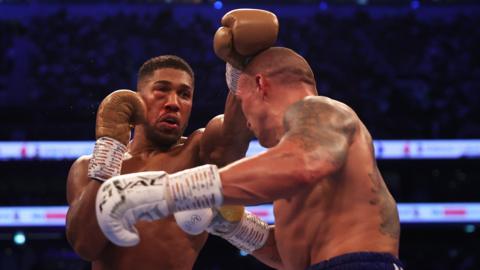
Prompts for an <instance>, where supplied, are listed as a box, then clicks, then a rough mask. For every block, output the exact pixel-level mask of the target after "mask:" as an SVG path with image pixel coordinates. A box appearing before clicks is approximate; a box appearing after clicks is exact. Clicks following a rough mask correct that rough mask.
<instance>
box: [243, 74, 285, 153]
mask: <svg viewBox="0 0 480 270" xmlns="http://www.w3.org/2000/svg"><path fill="white" fill-rule="evenodd" d="M237 96H238V97H239V99H240V100H241V102H242V111H243V113H244V115H245V118H246V119H247V122H248V127H249V128H250V130H251V131H252V132H253V133H254V134H255V137H257V139H258V141H259V142H260V144H261V145H262V146H264V147H273V146H275V145H276V144H277V143H278V136H277V131H278V121H277V120H278V119H277V117H276V115H277V114H276V113H275V112H276V109H275V107H274V106H273V105H272V104H271V103H269V102H268V99H266V98H265V92H264V91H262V90H261V89H260V86H259V85H258V82H256V79H255V77H253V76H249V75H242V76H241V77H240V79H239V80H238V90H237Z"/></svg>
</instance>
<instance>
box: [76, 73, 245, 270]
mask: <svg viewBox="0 0 480 270" xmlns="http://www.w3.org/2000/svg"><path fill="white" fill-rule="evenodd" d="M139 89H141V90H139V93H140V94H141V96H142V98H143V99H144V101H145V103H146V105H147V122H148V124H146V125H142V126H136V128H135V136H134V139H133V140H132V141H131V143H130V144H129V147H128V149H129V150H128V153H127V154H126V158H125V159H124V161H123V163H122V171H121V173H122V174H127V173H133V172H142V171H159V170H161V171H166V172H168V173H174V172H177V171H180V170H184V169H188V168H192V167H195V166H198V165H202V164H205V163H213V164H217V165H219V166H223V165H225V164H227V163H229V162H231V161H234V160H236V159H238V158H240V157H242V156H244V154H245V151H246V149H247V147H248V142H249V139H250V137H251V134H250V132H249V131H248V130H247V128H246V124H245V118H244V116H243V114H242V113H241V108H240V105H239V103H238V101H237V99H236V98H235V97H234V96H233V95H229V96H228V98H227V102H226V109H225V114H224V115H221V116H217V117H215V118H213V119H212V120H211V121H210V122H209V123H208V125H207V127H206V128H205V129H200V130H197V131H195V132H194V133H192V134H191V135H190V136H189V137H188V138H187V137H180V135H181V133H182V132H183V130H184V128H185V126H186V124H187V122H188V117H189V115H190V110H191V105H192V104H191V103H192V94H193V82H192V79H191V78H190V76H189V75H188V73H187V72H185V71H182V70H178V69H173V68H161V69H158V70H156V71H154V73H153V75H151V76H150V77H148V78H147V79H145V82H143V83H142V84H140V86H139ZM167 114H168V115H170V116H172V115H173V116H175V117H177V119H178V125H177V126H175V125H172V124H171V123H165V122H164V121H162V119H163V118H164V116H165V115H167ZM172 140H173V144H168V143H165V142H167V141H172ZM162 143H164V144H162ZM89 159H90V156H83V157H80V158H79V159H78V160H76V161H75V162H74V164H73V165H72V167H71V169H70V172H69V176H68V180H67V200H68V203H69V205H70V208H69V211H68V214H67V239H68V240H69V242H70V243H71V245H72V247H73V248H74V249H75V251H76V252H77V254H79V255H80V256H81V257H82V258H84V259H86V260H89V261H91V262H92V269H94V270H107V269H112V270H113V269H115V270H124V269H125V270H127V269H130V270H131V269H139V270H140V269H141V270H150V269H152V270H153V269H155V270H157V269H178V270H183V269H185V270H187V269H192V267H193V265H194V262H195V260H196V258H197V256H198V254H199V252H200V249H201V248H202V247H203V245H204V244H205V241H206V239H207V234H206V233H203V234H200V235H198V236H190V235H188V234H186V233H184V232H183V231H182V230H181V229H180V228H179V227H178V226H177V224H176V223H175V220H174V218H173V216H170V217H168V218H166V219H162V220H157V221H154V222H145V221H140V222H138V223H137V224H136V225H135V227H136V228H137V230H138V231H139V234H140V237H141V239H142V241H141V242H140V243H139V245H137V246H134V247H129V248H124V247H118V246H115V245H114V244H112V243H111V242H109V241H108V240H107V239H106V238H105V236H104V235H103V234H102V232H101V230H100V228H99V227H98V223H97V220H96V215H95V196H96V192H97V190H98V188H99V187H100V184H101V183H100V182H98V181H96V180H93V179H90V178H88V177H87V168H88V162H89Z"/></svg>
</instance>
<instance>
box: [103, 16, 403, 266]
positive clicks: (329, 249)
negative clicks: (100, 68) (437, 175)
mask: <svg viewBox="0 0 480 270" xmlns="http://www.w3.org/2000/svg"><path fill="white" fill-rule="evenodd" d="M223 22H224V20H223V19H222V23H223ZM237 26H238V25H237ZM237 29H238V28H237ZM222 31H223V30H222ZM220 33H221V34H222V33H223V32H220ZM223 36H224V35H223V34H222V35H221V36H220V37H223ZM234 36H235V35H234ZM238 36H239V35H236V37H238ZM245 36H248V35H245ZM243 37H244V36H243ZM215 38H216V40H218V41H223V39H221V38H219V37H218V31H217V34H216V36H215ZM239 40H240V38H238V39H237V40H236V41H237V42H238V41H239ZM218 44H223V43H220V42H219V43H218ZM216 48H223V47H222V46H217V47H216ZM239 48H240V47H239V46H235V47H233V49H234V50H237V52H239V51H240V50H239ZM215 52H216V53H217V55H218V56H219V57H220V58H222V59H224V60H225V61H226V62H228V63H231V64H232V65H235V67H238V68H241V70H236V71H235V70H234V71H233V72H231V74H234V76H230V77H231V78H233V79H232V80H231V81H232V82H234V83H231V85H234V86H235V87H234V91H235V95H236V97H237V98H239V99H240V101H241V107H242V111H243V113H244V115H245V117H246V119H247V125H248V127H249V128H250V129H251V130H252V131H253V133H254V134H255V136H256V137H257V138H258V140H259V142H260V144H261V145H262V146H265V147H267V148H268V149H267V150H266V151H265V152H263V153H260V154H258V155H255V156H252V157H248V158H243V159H240V160H238V161H235V162H233V163H231V164H229V165H227V166H225V167H223V168H221V169H218V168H217V167H216V166H214V165H204V166H201V167H196V168H193V169H189V170H184V171H180V172H177V173H175V174H168V173H165V172H155V173H152V174H150V175H136V174H130V175H122V176H117V177H114V178H111V179H110V180H109V181H107V182H105V183H104V185H103V188H102V189H101V191H99V193H98V195H97V199H98V200H97V208H96V210H97V220H98V222H99V224H100V227H101V228H102V231H103V233H104V234H105V235H106V236H107V237H108V238H109V239H111V240H112V241H115V243H117V244H118V245H120V246H134V245H136V244H137V243H138V242H140V243H141V242H142V241H143V238H142V236H141V235H140V237H139V235H138V233H136V232H135V231H134V230H132V229H131V226H132V224H135V223H136V222H137V221H138V220H141V219H142V217H144V216H146V215H147V216H152V220H156V219H162V218H163V217H165V216H168V214H170V213H172V212H178V211H181V210H183V209H189V210H192V211H195V209H200V208H204V207H213V208H214V210H215V209H218V207H220V206H222V205H223V207H225V205H257V204H262V203H269V202H273V203H274V215H275V226H271V227H268V226H266V224H265V223H264V222H262V221H259V220H258V219H256V218H254V217H252V215H250V214H248V213H242V212H243V209H239V210H238V211H237V212H239V214H238V215H230V216H227V215H224V214H223V212H222V211H223V210H222V209H220V210H219V211H218V213H219V214H217V215H216V217H215V218H214V219H213V221H212V222H211V224H210V226H208V228H207V230H208V231H210V232H212V233H216V234H217V235H220V236H221V237H223V238H225V239H226V240H227V241H229V242H231V243H232V244H234V245H236V246H237V247H239V248H242V249H245V250H247V251H248V252H250V253H251V254H252V255H253V256H255V257H256V258H258V259H259V260H261V261H262V262H264V263H266V264H268V265H270V266H272V267H274V268H277V269H288V270H298V269H309V270H344V269H352V270H353V269H355V270H371V269H388V270H398V269H402V267H403V266H402V263H401V262H400V261H399V259H398V249H399V238H400V223H399V215H398V210H397V206H396V202H395V200H394V198H393V196H392V195H391V194H390V192H389V190H388V188H387V186H386V184H385V182H384V180H383V178H382V175H381V173H380V171H379V169H378V167H377V164H376V160H375V154H374V148H373V143H372V137H371V135H370V133H369V131H368V130H367V128H366V127H365V125H364V124H363V123H362V121H361V120H360V119H359V117H358V116H357V115H356V113H355V112H354V111H353V110H352V109H351V108H350V107H348V106H347V105H346V104H344V103H342V102H339V101H336V100H333V99H331V98H328V97H325V96H319V95H318V92H317V89H316V82H315V78H314V74H313V72H312V70H311V68H310V65H309V64H308V62H307V61H306V60H305V59H304V58H303V57H301V56H300V55H299V54H297V53H295V52H294V51H292V50H290V49H288V48H283V47H273V48H268V49H266V50H263V51H261V52H260V53H258V54H256V55H255V56H253V57H251V58H249V59H248V61H241V64H242V63H243V66H242V65H239V64H238V59H239V58H238V57H235V58H233V57H231V56H232V55H235V54H233V53H232V52H231V50H230V51H226V50H225V51H224V50H220V49H216V50H215ZM225 52H226V53H225ZM227 70H228V69H227ZM232 70H233V69H232ZM227 81H229V80H228V79H227ZM150 194H155V196H153V197H152V196H149V195H150ZM144 205H147V207H144ZM223 207H222V208H223ZM231 210H232V211H234V210H233V209H231ZM132 211H133V214H132Z"/></svg>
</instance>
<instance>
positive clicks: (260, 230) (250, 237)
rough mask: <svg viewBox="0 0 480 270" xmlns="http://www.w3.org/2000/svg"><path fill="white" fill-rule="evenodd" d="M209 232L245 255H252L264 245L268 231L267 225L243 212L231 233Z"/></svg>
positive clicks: (250, 214)
mask: <svg viewBox="0 0 480 270" xmlns="http://www.w3.org/2000/svg"><path fill="white" fill-rule="evenodd" d="M223 228H226V227H225V225H223ZM209 232H210V233H212V234H215V235H218V236H221V237H222V238H224V239H225V240H227V241H228V242H230V243H231V244H232V245H234V246H235V247H237V248H239V249H241V250H243V251H245V252H247V253H252V252H253V251H255V250H257V249H259V248H261V247H263V245H265V243H266V242H267V238H268V234H269V229H268V223H266V222H265V221H263V220H261V219H260V218H259V217H257V216H255V215H253V214H252V213H250V212H248V211H245V214H244V215H243V217H242V220H241V221H240V222H239V224H238V225H237V226H235V228H234V229H233V230H232V231H231V232H226V233H220V232H219V231H211V230H209Z"/></svg>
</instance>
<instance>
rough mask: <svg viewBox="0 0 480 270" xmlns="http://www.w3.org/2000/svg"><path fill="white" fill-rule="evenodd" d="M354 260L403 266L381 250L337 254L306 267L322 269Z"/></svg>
mask: <svg viewBox="0 0 480 270" xmlns="http://www.w3.org/2000/svg"><path fill="white" fill-rule="evenodd" d="M355 262H371V263H374V262H379V263H394V264H396V265H397V266H399V267H402V268H404V266H403V263H402V262H401V261H400V260H399V259H398V258H397V257H395V256H393V255H392V254H390V253H381V252H353V253H346V254H343V255H339V256H336V257H333V258H330V259H328V260H325V261H321V262H319V263H317V264H314V265H311V266H310V267H308V268H307V270H308V269H323V268H326V267H335V266H340V265H342V264H346V263H355Z"/></svg>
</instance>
